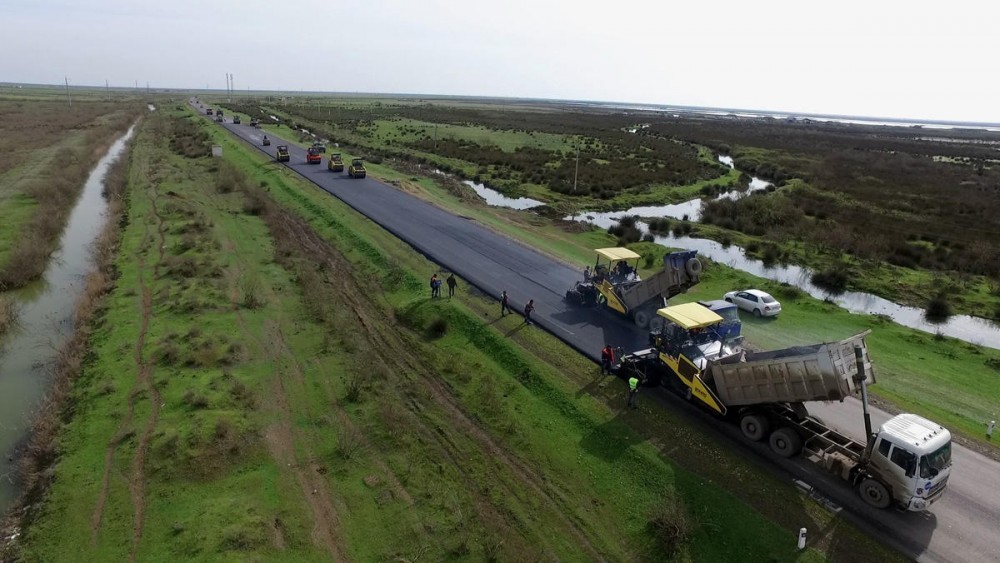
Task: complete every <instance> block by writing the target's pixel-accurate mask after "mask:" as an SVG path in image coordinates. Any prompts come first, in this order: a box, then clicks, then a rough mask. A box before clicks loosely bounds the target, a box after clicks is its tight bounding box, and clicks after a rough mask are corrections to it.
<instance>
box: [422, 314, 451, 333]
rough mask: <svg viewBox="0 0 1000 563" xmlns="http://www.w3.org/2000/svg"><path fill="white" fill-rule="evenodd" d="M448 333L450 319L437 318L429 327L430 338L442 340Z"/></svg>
mask: <svg viewBox="0 0 1000 563" xmlns="http://www.w3.org/2000/svg"><path fill="white" fill-rule="evenodd" d="M446 332H448V319H446V318H444V317H435V318H434V320H433V321H431V324H429V325H427V336H429V337H430V338H441V337H442V336H444V335H445V333H446Z"/></svg>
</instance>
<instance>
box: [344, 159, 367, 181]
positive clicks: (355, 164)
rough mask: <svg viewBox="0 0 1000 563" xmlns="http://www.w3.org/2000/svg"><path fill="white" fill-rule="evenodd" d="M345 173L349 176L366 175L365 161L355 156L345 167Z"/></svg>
mask: <svg viewBox="0 0 1000 563" xmlns="http://www.w3.org/2000/svg"><path fill="white" fill-rule="evenodd" d="M347 175H348V176H350V177H351V178H364V177H365V176H367V175H368V171H367V170H365V162H364V161H363V160H361V159H360V158H355V159H354V160H352V161H351V165H350V166H349V167H348V168H347Z"/></svg>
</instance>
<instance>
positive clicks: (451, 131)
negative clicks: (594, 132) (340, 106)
mask: <svg viewBox="0 0 1000 563" xmlns="http://www.w3.org/2000/svg"><path fill="white" fill-rule="evenodd" d="M404 128H409V129H416V130H417V132H416V133H414V132H412V131H403V129H404ZM435 130H436V131H437V133H436V134H437V138H438V139H448V138H451V139H456V140H460V141H468V142H472V143H477V144H480V145H492V146H495V147H498V148H500V149H501V150H503V151H505V152H514V150H516V149H518V148H522V147H530V148H536V149H542V150H549V151H562V152H566V153H569V152H572V151H574V150H575V149H576V143H577V142H578V141H579V138H578V137H577V136H570V135H557V134H553V133H543V132H540V131H535V132H531V131H511V130H506V131H500V130H496V129H490V128H487V127H483V126H476V125H455V124H448V123H442V124H434V123H431V122H427V121H419V120H416V119H407V118H400V119H396V120H391V121H390V120H382V119H380V120H377V121H375V123H374V126H373V127H369V128H367V129H366V131H367V132H369V133H370V134H372V135H373V137H374V138H375V140H377V141H378V142H380V143H383V144H384V143H385V142H386V141H391V142H392V143H393V144H395V143H405V142H413V141H417V140H420V139H421V138H423V137H424V136H425V135H426V136H427V137H430V138H431V139H433V138H434V135H435ZM594 141H595V142H596V140H594ZM597 146H598V147H599V146H600V145H599V144H598V145H597Z"/></svg>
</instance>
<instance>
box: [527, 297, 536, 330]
mask: <svg viewBox="0 0 1000 563" xmlns="http://www.w3.org/2000/svg"><path fill="white" fill-rule="evenodd" d="M534 310H535V300H534V299H529V300H528V304H527V305H525V306H524V324H527V325H533V324H535V323H534V322H532V321H531V312H532V311H534Z"/></svg>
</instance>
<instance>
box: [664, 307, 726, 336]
mask: <svg viewBox="0 0 1000 563" xmlns="http://www.w3.org/2000/svg"><path fill="white" fill-rule="evenodd" d="M656 314H657V315H660V316H661V317H663V318H665V319H667V320H669V321H670V322H672V323H674V324H676V325H677V326H679V327H681V328H683V329H684V330H691V329H692V328H704V327H706V326H712V325H714V324H717V323H720V322H722V317H720V316H719V315H717V314H715V312H714V311H712V310H711V309H709V308H708V307H705V306H703V305H699V304H697V303H684V304H682V305H671V306H670V307H664V308H662V309H660V310H659V311H657V312H656Z"/></svg>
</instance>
